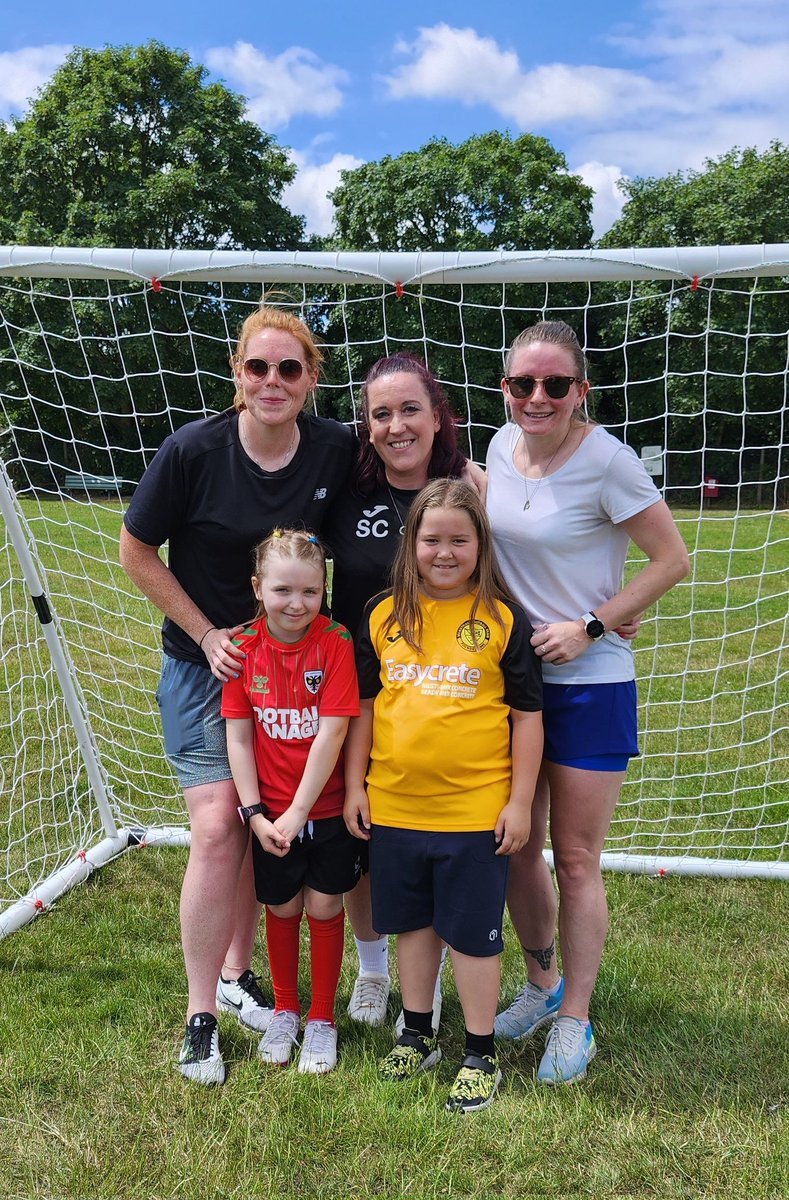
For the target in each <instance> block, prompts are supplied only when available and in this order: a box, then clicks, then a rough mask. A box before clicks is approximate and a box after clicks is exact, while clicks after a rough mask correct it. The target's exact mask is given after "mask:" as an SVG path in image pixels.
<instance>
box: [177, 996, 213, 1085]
mask: <svg viewBox="0 0 789 1200" xmlns="http://www.w3.org/2000/svg"><path fill="white" fill-rule="evenodd" d="M178 1070H179V1071H180V1072H181V1074H182V1075H184V1076H185V1077H186V1078H187V1079H191V1080H192V1082H193V1083H203V1084H212V1083H224V1082H225V1064H224V1062H223V1061H222V1055H221V1053H220V1050H219V1031H218V1029H217V1024H216V1017H215V1016H213V1014H212V1013H207V1012H204V1013H195V1014H194V1016H193V1017H192V1018H191V1019H190V1021H189V1023H188V1024H187V1026H186V1035H185V1037H184V1041H183V1045H182V1046H181V1052H180V1054H179V1055H178Z"/></svg>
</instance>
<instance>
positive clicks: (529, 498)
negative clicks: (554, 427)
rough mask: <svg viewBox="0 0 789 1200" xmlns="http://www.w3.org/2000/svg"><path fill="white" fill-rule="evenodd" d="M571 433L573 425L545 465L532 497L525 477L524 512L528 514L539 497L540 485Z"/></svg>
mask: <svg viewBox="0 0 789 1200" xmlns="http://www.w3.org/2000/svg"><path fill="white" fill-rule="evenodd" d="M571 432H572V425H571V426H570V428H569V429H568V430H567V433H566V434H565V435H564V437H563V438H562V440H561V442H560V443H559V445H558V446H557V447H556V449H555V450H554V452H553V454H552V455H551V457H550V458H549V459H548V462H547V463H546V464H545V469H544V470H543V472H542V474H541V475H540V477H539V478H538V480H537V485H536V487H535V488H534V491H533V492H532V493H531V495H529V482H528V480H527V478H526V476H525V475H524V476H523V488H524V491H525V492H526V500H525V501H524V504H523V511H524V512H526V509H527V508H531V505H532V500H533V499H534V497H535V496H536V495H537V493H538V492H539V490H540V484H541V483H542V481H543V479H544V478H545V476H546V475H547V474H548V471H549V470H550V467H551V463H552V462H553V460H554V459H555V458H556V455H557V454H558V453H559V451H560V450H561V448H562V446H563V445H564V443H565V442H566V441H567V439H568V437H569V436H570V434H571ZM521 444H522V445H523V434H522V433H521ZM524 449H525V446H524ZM525 462H526V460H525V458H524V466H525Z"/></svg>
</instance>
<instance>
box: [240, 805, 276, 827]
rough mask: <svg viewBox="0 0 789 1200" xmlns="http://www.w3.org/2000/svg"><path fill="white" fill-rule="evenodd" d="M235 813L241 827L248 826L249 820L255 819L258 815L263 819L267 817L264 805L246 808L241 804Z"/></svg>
mask: <svg viewBox="0 0 789 1200" xmlns="http://www.w3.org/2000/svg"><path fill="white" fill-rule="evenodd" d="M237 811H238V815H239V817H240V818H241V824H242V825H248V824H249V822H250V818H252V817H256V816H257V815H258V813H260V814H261V815H262V816H264V817H267V816H268V809H267V808H266V806H265V804H248V805H247V806H246V807H244V805H243V804H239V806H238V810H237Z"/></svg>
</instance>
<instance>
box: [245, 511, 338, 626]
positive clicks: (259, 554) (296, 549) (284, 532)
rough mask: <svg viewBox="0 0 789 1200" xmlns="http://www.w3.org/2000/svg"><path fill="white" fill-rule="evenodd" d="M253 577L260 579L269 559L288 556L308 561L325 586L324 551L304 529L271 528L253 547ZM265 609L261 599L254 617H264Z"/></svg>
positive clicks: (315, 539) (298, 560) (296, 559)
mask: <svg viewBox="0 0 789 1200" xmlns="http://www.w3.org/2000/svg"><path fill="white" fill-rule="evenodd" d="M253 553H254V558H255V571H254V574H255V579H257V580H258V581H260V579H261V578H262V576H263V575H264V574H265V572H266V567H267V566H268V562H269V559H271V558H274V557H277V558H286V559H287V558H289V559H292V560H294V561H297V562H306V563H310V564H311V565H312V566H313V567H316V568H317V569H318V570H319V571H320V573H321V575H322V577H323V587H324V589H325V587H326V552H325V551H324V549H323V546H322V545H321V544H320V542H319V541H318V539H317V538H316V537H315V535H314V534H312V533H308V532H307V530H306V529H272V531H271V533H270V534H269V535H268V537H267V538H264V539H263V541H262V542H258V544H257V546H255V549H254V552H253ZM265 615H266V609H265V607H264V605H263V602H262V600H261V601H258V609H257V612H256V613H255V616H256V617H264V616H265Z"/></svg>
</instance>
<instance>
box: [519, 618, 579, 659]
mask: <svg viewBox="0 0 789 1200" xmlns="http://www.w3.org/2000/svg"><path fill="white" fill-rule="evenodd" d="M531 644H532V646H533V647H534V649H535V652H536V654H537V657H538V658H539V659H540V661H541V662H549V663H558V664H561V663H568V662H572V661H573V659H574V658H579V657H580V656H581V655H582V654H583V653H584V651H585V650H588V649H589V647H590V646H591V644H592V639H591V638H590V637H589V636H588V634H587V632H586V629H585V628H584V623H583V621H581V620H578V621H557V622H556V624H555V625H539V626H538V627H537V629H535V631H534V633H533V634H532V638H531Z"/></svg>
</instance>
